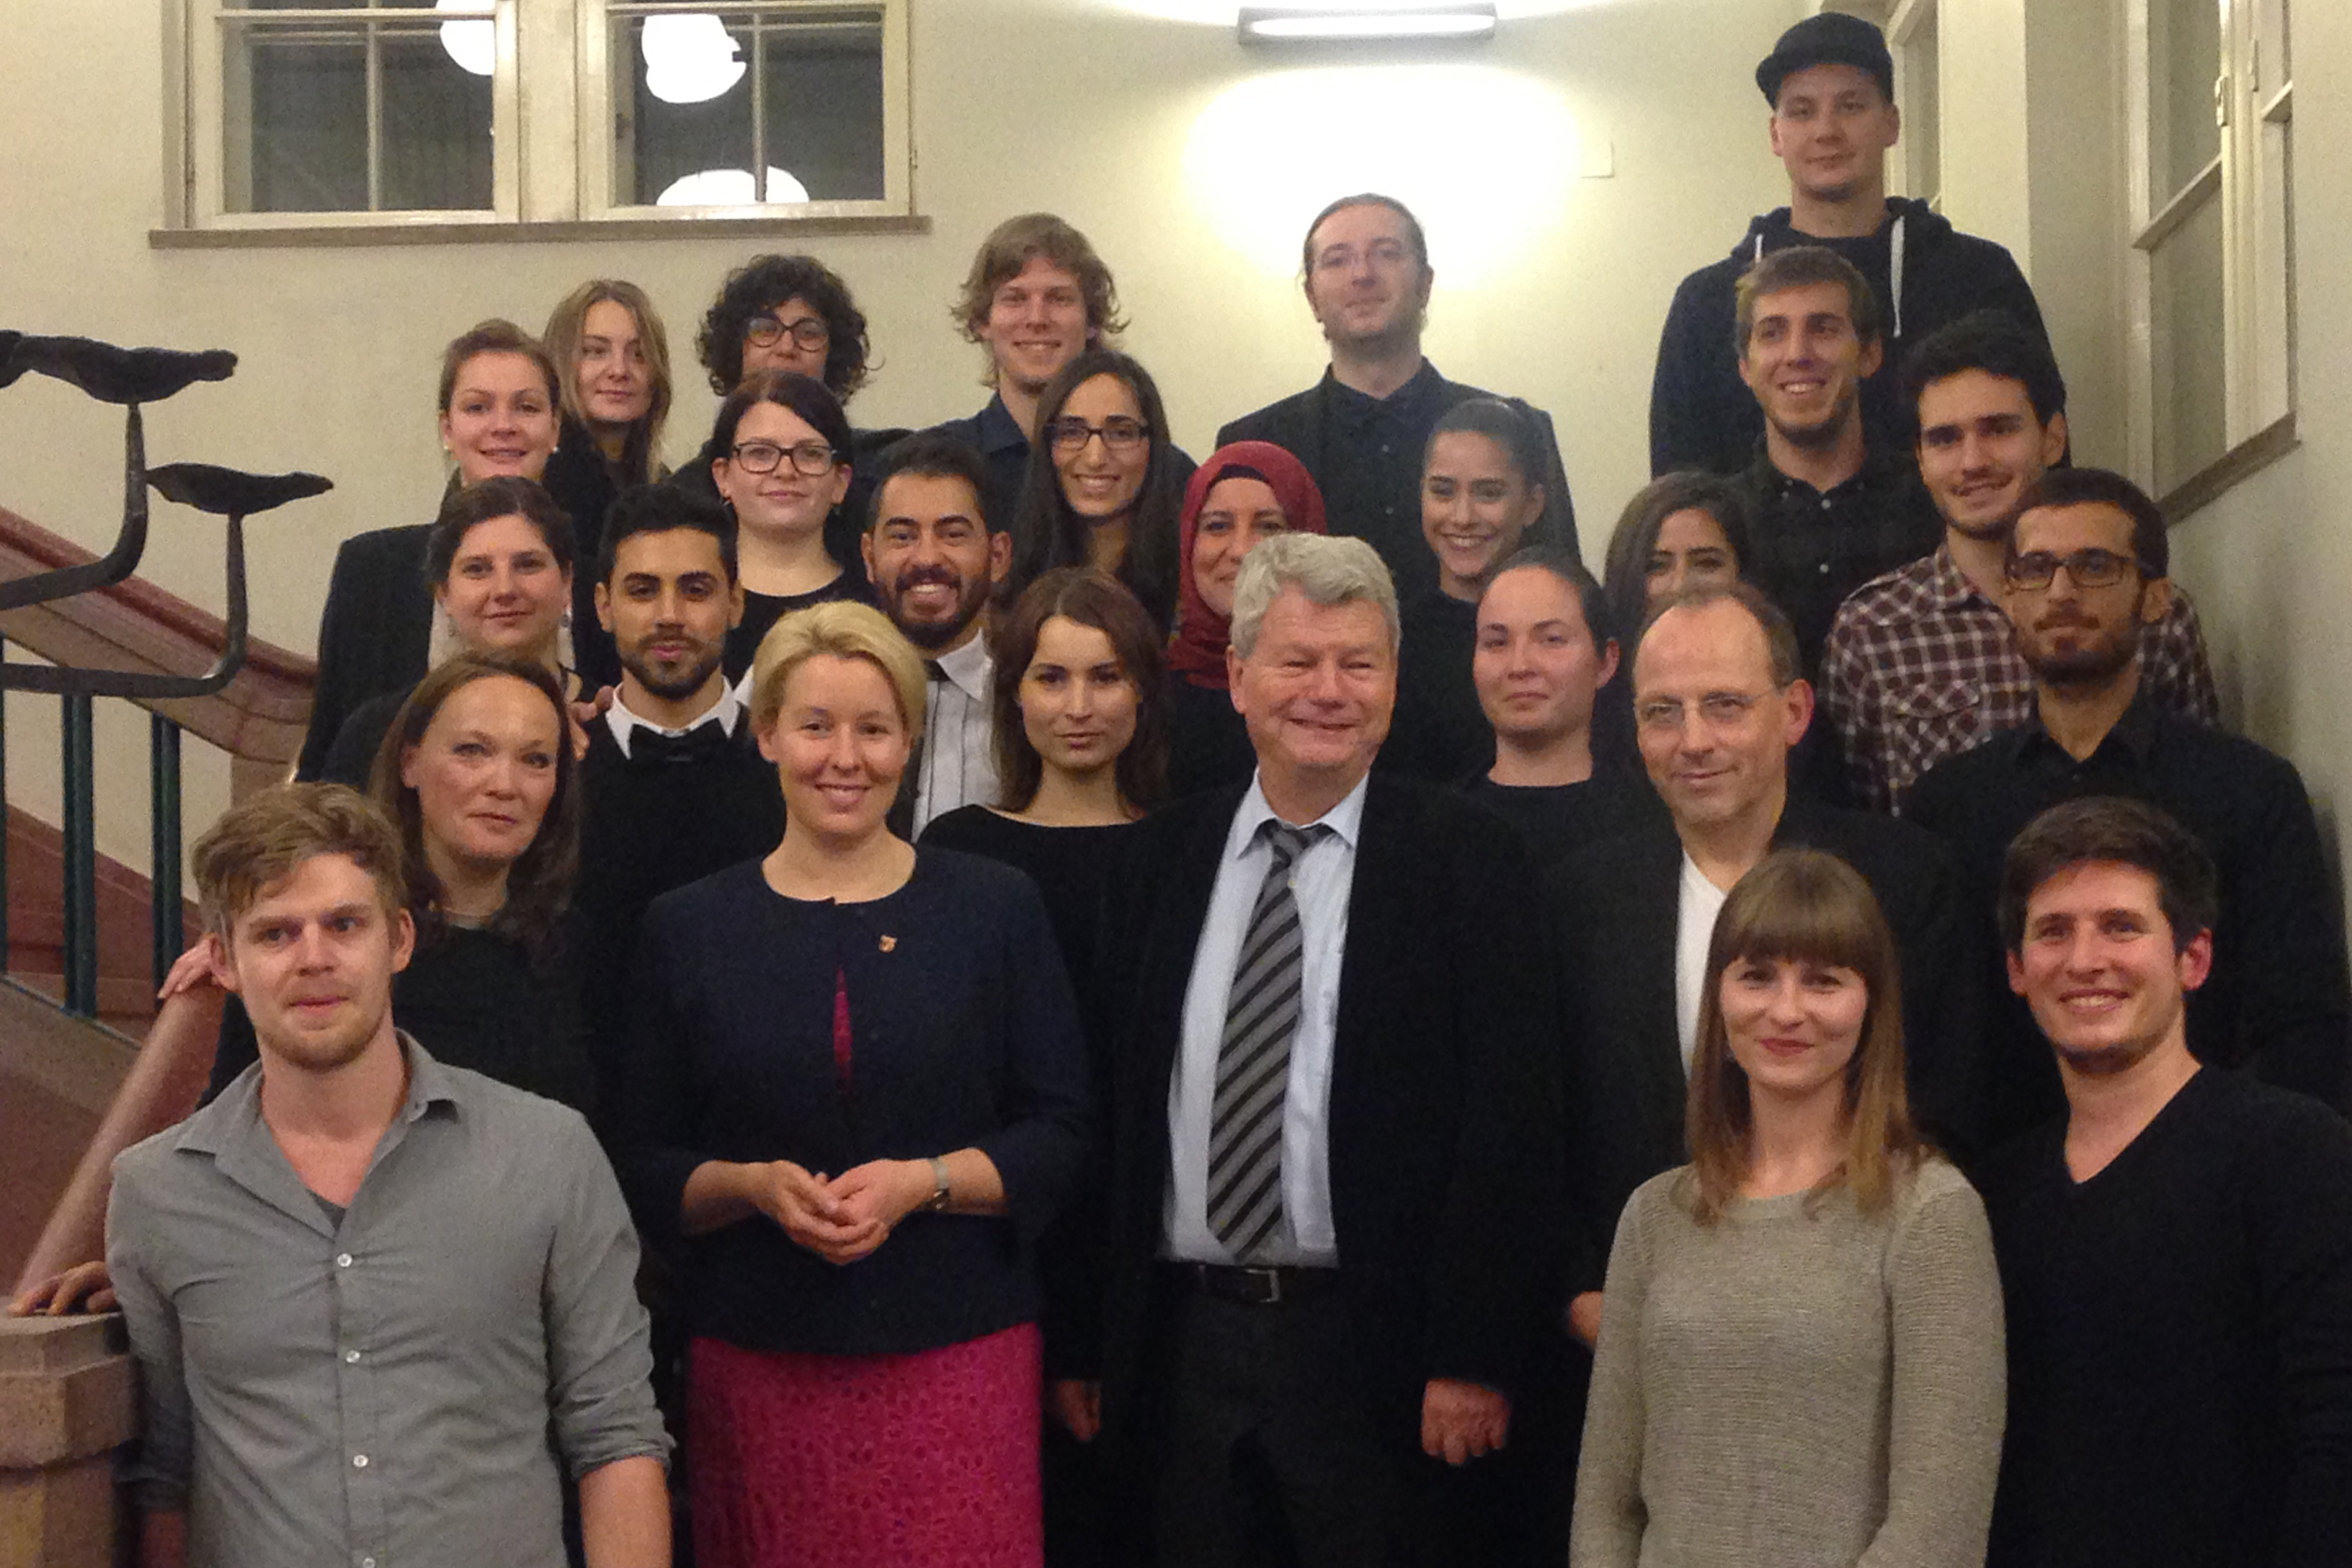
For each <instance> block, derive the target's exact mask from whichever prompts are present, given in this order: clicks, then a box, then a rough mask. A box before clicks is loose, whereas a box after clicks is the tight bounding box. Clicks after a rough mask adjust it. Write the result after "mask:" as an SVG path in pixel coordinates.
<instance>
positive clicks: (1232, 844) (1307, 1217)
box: [1165, 779, 1364, 1268]
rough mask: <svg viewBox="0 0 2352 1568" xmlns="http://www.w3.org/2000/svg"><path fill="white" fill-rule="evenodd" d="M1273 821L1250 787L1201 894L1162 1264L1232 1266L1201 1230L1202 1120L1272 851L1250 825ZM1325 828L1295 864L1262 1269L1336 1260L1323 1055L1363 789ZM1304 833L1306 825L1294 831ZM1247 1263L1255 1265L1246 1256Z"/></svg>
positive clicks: (1205, 1180) (1335, 1011) (1328, 816)
mask: <svg viewBox="0 0 2352 1568" xmlns="http://www.w3.org/2000/svg"><path fill="white" fill-rule="evenodd" d="M1273 815H1274V807H1272V806H1270V805H1267V804H1266V800H1265V792H1264V791H1263V790H1262V789H1260V788H1259V786H1258V784H1257V781H1256V780H1255V779H1253V780H1252V781H1251V782H1250V787H1249V793H1248V794H1247V795H1244V796H1243V797H1242V804H1241V809H1239V810H1238V811H1236V812H1234V825H1233V827H1232V828H1231V829H1230V830H1229V831H1228V832H1227V833H1226V834H1225V848H1224V858H1223V860H1222V861H1220V862H1219V864H1218V867H1217V885H1216V888H1215V889H1214V891H1213V892H1212V893H1211V894H1210V895H1209V914H1208V919H1207V920H1206V921H1204V922H1203V923H1202V927H1201V945H1200V946H1199V947H1198V948H1196V949H1194V950H1193V953H1192V981H1191V983H1190V984H1187V985H1186V987H1185V989H1184V1024H1183V1033H1182V1036H1181V1043H1180V1045H1179V1047H1178V1057H1177V1062H1176V1071H1175V1074H1174V1076H1173V1078H1172V1079H1171V1081H1170V1083H1169V1086H1168V1196H1167V1200H1166V1205H1165V1216H1166V1217H1165V1225H1166V1230H1167V1241H1168V1256H1169V1257H1171V1258H1177V1259H1179V1260H1181V1261H1183V1262H1188V1263H1232V1262H1234V1261H1235V1259H1234V1256H1233V1253H1232V1252H1231V1250H1230V1249H1228V1248H1227V1247H1226V1246H1225V1244H1224V1243H1223V1242H1222V1241H1220V1240H1219V1239H1218V1238H1217V1235H1216V1233H1215V1232H1214V1231H1213V1230H1211V1229H1210V1228H1209V1123H1210V1121H1211V1117H1212V1111H1213V1107H1214V1105H1215V1102H1216V1093H1217V1053H1218V1051H1219V1050H1220V1049H1221V1048H1222V1047H1223V1044H1224V1038H1225V1006H1226V1004H1227V1002H1228V1001H1230V1000H1231V998H1232V994H1233V988H1234V966H1235V965H1236V964H1237V963H1239V962H1240V960H1241V946H1242V937H1243V936H1244V933H1245V932H1246V931H1247V930H1248V927H1249V918H1250V910H1251V908H1252V906H1254V905H1255V903H1256V902H1257V894H1258V889H1259V888H1260V887H1262V886H1263V885H1264V884H1265V873H1266V868H1268V867H1269V866H1271V865H1273V863H1274V847H1273V846H1272V845H1271V844H1269V843H1267V842H1266V841H1265V839H1263V838H1261V837H1258V825H1259V824H1260V823H1263V822H1265V820H1266V819H1267V818H1268V817H1270V816H1273ZM1317 821H1318V822H1319V823H1320V824H1321V825H1322V826H1325V827H1328V828H1329V829H1330V830H1331V831H1330V832H1328V833H1326V834H1324V835H1322V836H1321V837H1318V839H1317V840H1316V841H1315V842H1314V843H1312V844H1310V845H1309V846H1307V849H1306V851H1305V852H1304V853H1303V854H1301V855H1300V856H1299V857H1298V858H1297V861H1296V862H1294V863H1293V864H1292V866H1291V881H1290V886H1291V891H1292V895H1293V896H1294V897H1295V898H1297V900H1298V921H1299V928H1300V942H1301V946H1300V952H1299V965H1298V967H1299V1007H1298V1031H1297V1034H1295V1035H1294V1036H1292V1037H1291V1041H1290V1072H1289V1076H1288V1077H1287V1078H1286V1079H1285V1080H1284V1088H1283V1100H1282V1224H1281V1226H1280V1227H1279V1228H1278V1229H1276V1232H1275V1235H1274V1238H1273V1240H1272V1241H1270V1242H1268V1243H1267V1244H1266V1246H1265V1248H1264V1249H1263V1253H1264V1257H1263V1259H1262V1260H1263V1261H1265V1262H1269V1263H1276V1264H1306V1265H1310V1266H1319V1267H1324V1268H1329V1267H1331V1266H1333V1265H1336V1264H1337V1263H1338V1262H1339V1238H1338V1237H1337V1236H1336V1235H1335V1234H1334V1231H1333V1228H1332V1224H1331V1161H1330V1138H1329V1125H1330V1111H1331V1050H1332V1041H1333V1034H1334V1029H1335V1027H1336V1026H1337V1024H1338V1022H1339V965H1340V962H1341V960H1342V959H1343V958H1344V957H1345V956H1346V953H1347V949H1348V895H1349V891H1350V890H1351V889H1353V888H1354V886H1355V882H1356V844H1357V839H1358V837H1359V835H1360V832H1361V829H1362V826H1363V821H1364V785H1363V783H1362V782H1359V783H1358V784H1357V785H1356V787H1355V788H1354V789H1353V790H1351V791H1349V794H1348V797H1347V798H1346V799H1345V800H1343V801H1341V802H1340V803H1339V805H1335V806H1333V807H1332V808H1331V809H1330V810H1329V811H1328V812H1327V813H1325V814H1324V815H1323V816H1320V817H1318V819H1317ZM1301 826H1307V825H1303V824H1302V825H1301ZM1254 1261H1256V1260H1255V1259H1254Z"/></svg>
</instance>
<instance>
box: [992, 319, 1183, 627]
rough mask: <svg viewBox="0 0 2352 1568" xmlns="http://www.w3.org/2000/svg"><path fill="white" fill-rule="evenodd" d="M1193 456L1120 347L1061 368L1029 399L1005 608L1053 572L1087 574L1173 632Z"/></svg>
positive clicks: (1154, 390) (1146, 376) (1146, 378)
mask: <svg viewBox="0 0 2352 1568" xmlns="http://www.w3.org/2000/svg"><path fill="white" fill-rule="evenodd" d="M1192 468H1193V463H1192V458H1188V457H1186V456H1185V455H1184V453H1183V450H1182V449H1181V447H1177V446H1176V445H1175V444H1174V443H1173V442H1172V441H1171V440H1170V439H1169V436H1168V411H1167V410H1166V409H1165V408H1164V407H1162V406H1161V405H1160V388H1159V387H1157V386H1155V385H1154V384H1152V380H1151V376H1150V373H1149V372H1147V371H1146V370H1145V369H1144V368H1143V367H1142V366H1141V365H1140V364H1138V363H1136V362H1135V361H1134V360H1132V359H1130V358H1129V357H1128V356H1127V355H1125V354H1123V353H1119V352H1118V351H1117V350H1116V349H1088V350H1087V352H1086V353H1082V354H1080V355H1079V356H1078V357H1077V358H1076V359H1074V360H1072V361H1071V362H1070V363H1068V364H1066V365H1064V366H1063V367H1062V369H1061V371H1060V372H1059V374H1056V375H1055V377H1054V379H1053V380H1052V381H1050V382H1048V383H1046V384H1045V392H1044V393H1043V394H1041V395H1040V396H1039V398H1038V402H1037V438H1036V440H1034V442H1032V443H1031V444H1030V447H1029V472H1028V475H1027V477H1026V478H1025V479H1024V480H1023V481H1022V486H1021V501H1020V504H1019V505H1018V506H1017V507H1015V508H1014V509H1013V570H1012V572H1011V574H1008V575H1007V577H1006V578H1005V585H1004V590H1003V599H1004V601H1005V602H1010V601H1011V600H1013V599H1017V598H1019V597H1020V595H1021V593H1022V591H1023V590H1024V589H1025V588H1027V587H1028V585H1029V584H1032V583H1034V582H1035V581H1036V580H1037V579H1038V578H1040V577H1042V576H1044V575H1045V574H1046V573H1048V572H1050V571H1052V570H1054V568H1055V567H1057V566H1091V567H1093V568H1095V569H1096V570H1097V571H1098V572H1104V573H1108V574H1109V575H1111V576H1112V577H1115V578H1117V579H1118V581H1119V583H1120V584H1122V585H1124V586H1125V587H1126V588H1127V589H1128V591H1129V593H1131V594H1133V595H1135V596H1136V598H1137V599H1138V600H1139V601H1140V602H1141V604H1142V605H1143V608H1144V611H1145V613H1146V614H1148V615H1150V617H1151V623H1152V625H1153V626H1156V627H1158V628H1159V632H1160V639H1161V640H1162V641H1165V640H1166V639H1167V637H1168V634H1169V633H1170V632H1171V631H1173V630H1174V629H1175V626H1176V596H1177V577H1178V573H1177V561H1176V553H1177V552H1176V535H1177V519H1178V516H1179V514H1180V513H1181V511H1182V510H1183V506H1184V483H1185V481H1186V480H1187V479H1191V478H1192Z"/></svg>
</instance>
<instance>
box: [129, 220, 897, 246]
mask: <svg viewBox="0 0 2352 1568" xmlns="http://www.w3.org/2000/svg"><path fill="white" fill-rule="evenodd" d="M930 231H931V220H930V219H929V217H927V216H921V215H903V214H902V215H893V216H858V217H724V218H693V217H676V218H604V219H600V220H594V221H583V222H574V223H481V222H474V223H403V224H363V223H353V224H333V223H323V224H322V223H308V224H286V225H282V226H274V227H266V228H264V227H236V228H152V229H149V230H148V231H147V244H148V247H149V248H150V249H153V250H262V249H274V248H280V247H311V248H329V247H334V248H340V247H349V246H373V245H484V244H496V245H515V244H543V243H558V244H567V243H572V242H575V241H579V240H602V239H709V238H711V237H714V236H719V235H724V236H727V237H730V238H734V237H742V236H745V235H795V236H807V237H824V236H832V235H848V234H929V233H930Z"/></svg>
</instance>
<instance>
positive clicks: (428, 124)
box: [381, 29, 495, 211]
mask: <svg viewBox="0 0 2352 1568" xmlns="http://www.w3.org/2000/svg"><path fill="white" fill-rule="evenodd" d="M494 200H495V198H494V196H493V195H492V194H491V168H490V79H489V78H488V77H486V76H477V75H475V74H474V73H473V72H472V71H469V70H467V69H466V68H464V67H463V66H461V65H459V64H458V63H457V61H456V60H454V59H452V58H450V57H449V51H448V50H447V49H446V48H444V47H442V46H441V37H440V35H439V32H438V30H437V29H436V30H435V31H433V32H427V33H394V32H392V31H390V30H386V32H385V33H384V35H383V193H382V200H381V205H383V206H384V207H386V208H388V209H394V210H398V209H404V208H415V209H431V210H458V209H472V210H477V211H488V209H489V207H490V205H491V204H492V202H493V201H494Z"/></svg>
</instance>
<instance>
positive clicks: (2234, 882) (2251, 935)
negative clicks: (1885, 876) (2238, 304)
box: [1907, 468, 2352, 1120]
mask: <svg viewBox="0 0 2352 1568" xmlns="http://www.w3.org/2000/svg"><path fill="white" fill-rule="evenodd" d="M2167 571H2168V554H2167V544H2166V537H2165V527H2164V516H2163V513H2162V512H2160V511H2159V510H2157V506H2156V503H2155V502H2154V501H2152V500H2149V499H2148V498H2147V495H2146V494H2145V493H2144V492H2142V491H2141V490H2140V489H2139V488H2138V487H2137V486H2136V485H2134V484H2133V483H2132V482H2131V481H2130V480H2128V479H2125V478H2123V477H2122V476H2121V475H2119V474H2113V473H2109V472H2107V471H2105V469H2100V468H2072V469H2066V468H2053V469H2052V470H2050V471H2049V472H2048V473H2046V474H2044V475H2043V476H2042V478H2041V479H2039V480H2038V481H2036V482H2035V484H2034V485H2033V486H2032V488H2031V489H2028V490H2027V492H2026V493H2025V495H2024V496H2023V497H2022V498H2021V500H2020V503H2019V512H2018V520H2017V527H2016V529H2015V530H2014V531H2012V533H2011V536H2010V546H2009V553H2008V556H2007V558H2006V560H2005V563H2004V565H2003V577H2004V584H2003V588H2004V607H2005V608H2006V609H2007V610H2008V612H2009V616H2010V620H2011V623H2012V624H2013V625H2014V626H2015V627H2016V630H2017V642H2018V647H2019V649H2020V650H2021V652H2022V653H2023V654H2024V656H2025V662H2026V664H2027V666H2028V667H2029V668H2031V669H2032V671H2033V679H2034V713H2033V716H2032V718H2031V719H2029V720H2028V721H2026V722H2025V723H2024V724H2023V725H2021V726H2020V727H2018V728H2016V729H2013V730H2009V731H2003V732H2002V733H2000V734H1998V735H1995V736H1993V737H1992V738H1991V739H1990V740H1988V741H1986V742H1984V743H1983V744H1982V745H1980V746H1978V747H1977V748H1975V749H1974V750H1972V751H1969V752H1963V753H1962V754H1961V755H1959V756H1957V757H1952V758H1949V759H1947V760H1946V761H1944V762H1942V763H1937V765H1936V766H1935V767H1933V768H1931V769H1929V770H1928V771H1927V773H1926V775H1925V776H1923V777H1922V778H1921V779H1920V781H1919V784H1918V788H1917V791H1916V794H1915V795H1913V797H1912V806H1911V810H1910V811H1909V813H1908V814H1907V816H1908V818H1909V819H1910V820H1913V821H1916V822H1917V823H1918V824H1919V825H1920V826H1923V827H1926V828H1928V829H1929V830H1931V831H1933V832H1937V833H1940V834H1942V835H1943V836H1944V837H1946V838H1948V840H1950V842H1951V843H1952V845H1953V847H1954V848H1955V849H1956V850H1958V854H1959V857H1960V861H1961V867H1962V869H1963V872H1964V874H1966V875H1967V876H1969V878H1970V879H1972V881H1973V883H1974V885H1975V888H1976V889H1977V892H1978V895H1979V906H1980V907H1982V908H1986V909H1990V908H1991V907H1992V902H1993V889H1994V888H1995V887H1996V885H1997V883H1998V879H1999V877H2000V865H2001V856H2002V854H2003V853H2004V851H2005V850H2006V849H2007V847H2008V846H2009V843H2010V841H2011V839H2012V838H2014V837H2016V836H2017V834H2018V831H2019V830H2020V829H2021V828H2022V827H2024V826H2025V825H2026V824H2027V823H2029V822H2031V821H2032V819H2033V818H2034V816H2036V815H2037V814H2039V813H2040V812H2042V810H2043V809H2044V808H2046V807H2049V806H2051V805H2056V804H2058V803H2059V802H2061V801H2064V800H2071V799H2074V798H2076V797H2078V796H2084V795H2124V796H2129V797H2134V798H2137V799H2140V800H2145V801H2147V802H2149V803H2150V804H2152V805H2157V806H2158V807H2160V808H2162V809H2163V810H2164V811H2166V812H2168V813H2169V814H2170V815H2171V816H2173V817H2175V818H2176V819H2178V820H2179V823H2180V825H2181V826H2183V827H2185V828H2187V829H2188V830H2189V832H2190V833H2192V834H2194V835H2196V836H2197V837H2198V838H2199V839H2200V841H2202V843H2203V844H2204V847H2205V849H2206V852H2207V853H2208V854H2210V855H2211V856H2212V858H2213V861H2214V864H2215V866H2216V867H2217V868H2219V870H2220V873H2221V915H2220V918H2219V919H2218V920H2217V921H2215V922H2214V926H2213V977H2212V979H2211V980H2210V981H2209V982H2208V983H2207V984H2204V985H2202V986H2200V987H2199V988H2198V989H2197V990H2196V992H2195V994H2193V995H2192V996H2191V997H2190V998H2189V1021H2188V1039H2189V1050H2190V1051H2192V1052H2194V1053H2195V1054H2196V1056H2197V1058H2199V1059H2200V1060H2201V1061H2204V1062H2207V1063H2210V1064H2212V1065H2215V1066H2222V1067H2241V1068H2250V1069H2251V1070H2252V1072H2253V1073H2254V1074H2255V1075H2256V1076H2257V1077H2260V1078H2263V1079H2267V1080H2269V1081H2270V1082H2272V1083H2275V1084H2278V1085H2281V1086H2283V1087H2284V1088H2288V1089H2301V1090H2303V1091H2304V1092H2305V1093H2307V1094H2311V1095H2315V1096H2316V1097H2317V1098H2319V1099H2321V1100H2326V1102H2327V1103H2329V1104H2331V1105H2336V1106H2338V1107H2341V1106H2343V1105H2344V1104H2345V1102H2346V1089H2347V1081H2352V1079H2347V1060H2352V1034H2347V1029H2352V981H2347V975H2346V963H2345V952H2344V935H2343V926H2342V922H2341V918H2340V914H2339V910H2338V905H2337V903H2336V893H2335V889H2334V888H2333V887H2332V886H2331V884H2330V880H2329V878H2328V875H2327V868H2326V860H2325V859H2324V858H2323V857H2322V853H2321V849H2320V840H2319V828H2318V824H2317V823H2316V821H2315V819H2314V817H2313V816H2312V810H2311V801H2310V798H2309V797H2308V796H2307V795H2305V793H2304V787H2303V780H2302V777H2301V776H2300V775H2299V774H2298V773H2296V772H2295V769H2294V764H2293V763H2290V762H2288V761H2287V760H2286V759H2285V758H2284V757H2281V756H2278V755H2276V754H2275V753H2273V752H2268V751H2265V750H2264V749H2263V748H2262V747H2261V746H2258V745H2256V744H2254V743H2253V742H2251V741H2247V740H2244V739H2242V738H2240V737H2238V736H2234V735H2229V734H2225V733H2223V732H2221V731H2218V730H2210V729H2207V728H2206V727H2205V726H2203V725H2201V724H2199V723H2196V722H2194V721H2189V720H2187V719H2183V718H2180V717H2179V716H2178V715H2176V714H2173V713H2170V712H2168V711H2166V710H2163V709H2161V708H2159V707H2158V705H2157V704H2156V703H2154V702H2153V701H2151V700H2149V695H2148V693H2147V690H2146V689H2145V688H2144V683H2143V680H2142V673H2143V671H2142V648H2143V646H2144V645H2143V642H2142V639H2141V628H2142V627H2143V626H2147V625H2151V624H2153V623H2155V622H2157V621H2158V620H2160V619H2161V618H2162V617H2163V616H2164V615H2165V613H2166V610H2167V608H2168V605H2170V602H2171V595H2172V584H2171V580H2170V579H2169V578H2168V576H2167ZM2006 1033H2007V1034H2008V1035H2009V1036H2010V1037H2011V1045H2012V1048H2011V1051H2010V1053H2009V1055H2010V1059H2011V1065H2012V1066H2013V1067H2014V1068H2016V1069H2017V1070H2016V1071H2015V1072H2000V1073H1997V1074H1996V1083H1997V1084H2000V1085H2005V1086H2007V1087H2009V1088H2011V1089H2017V1088H2019V1087H2020V1086H2030V1091H2031V1092H2032V1093H2034V1094H2036V1095H2038V1096H2039V1104H2038V1105H2037V1106H2035V1107H2033V1109H2036V1110H2040V1111H2042V1113H2044V1114H2048V1113H2052V1112H2054V1111H2055V1110H2057V1109H2058V1108H2059V1102H2058V1100H2057V1089H2058V1085H2057V1083H2056V1081H2055V1079H2054V1076H2053V1070H2052V1069H2051V1068H2048V1067H2047V1066H2046V1065H2043V1066H2042V1068H2041V1070H2040V1071H2039V1072H2038V1073H2033V1072H2032V1071H2031V1070H2030V1069H2031V1066H2032V1064H2036V1063H2040V1064H2046V1063H2047V1060H2048V1054H2047V1053H2046V1052H2045V1051H2043V1050H2042V1048H2041V1046H2040V1036H2039V1034H2038V1033H2037V1032H2036V1031H2035V1030H2034V1029H2033V1028H2032V1024H2031V1021H2030V1020H2028V1019H2026V1018H2025V1017H2023V1016H2022V1014H2021V1010H2020V1011H2019V1012H2013V1013H2012V1014H2011V1019H2010V1028H2009V1029H2008V1030H2007V1031H2006ZM2039 1119H2040V1118H2039V1117H2036V1118H2035V1120H2039Z"/></svg>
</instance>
